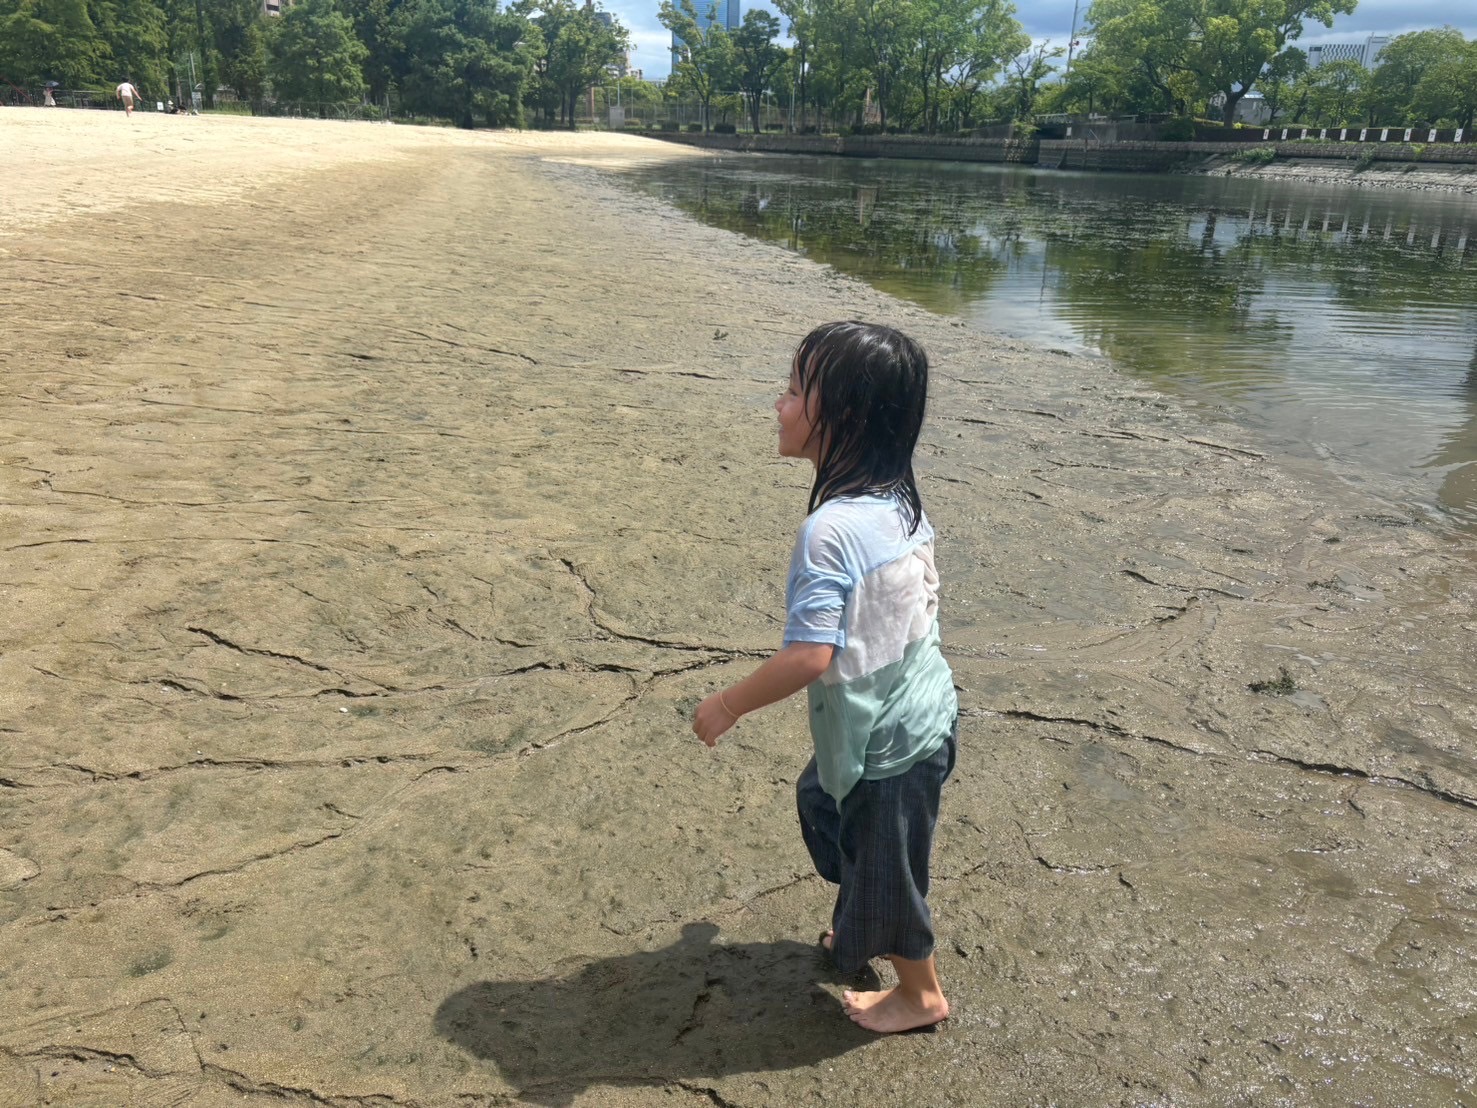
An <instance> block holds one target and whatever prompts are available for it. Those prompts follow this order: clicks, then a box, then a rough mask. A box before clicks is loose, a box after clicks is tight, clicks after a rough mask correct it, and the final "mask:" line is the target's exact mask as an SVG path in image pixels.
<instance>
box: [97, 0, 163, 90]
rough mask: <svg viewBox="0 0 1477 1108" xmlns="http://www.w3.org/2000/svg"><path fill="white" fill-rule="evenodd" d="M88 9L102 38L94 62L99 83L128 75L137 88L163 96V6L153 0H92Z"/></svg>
mask: <svg viewBox="0 0 1477 1108" xmlns="http://www.w3.org/2000/svg"><path fill="white" fill-rule="evenodd" d="M90 11H91V15H92V22H93V25H94V26H95V27H96V28H97V33H98V37H99V38H101V39H102V41H103V54H102V57H100V58H99V59H98V63H97V64H98V66H99V67H100V70H101V71H100V72H99V74H98V76H99V78H100V79H102V83H103V84H105V85H108V84H116V83H117V82H118V81H121V80H122V79H123V78H125V77H128V78H130V79H131V80H132V81H133V83H134V85H135V86H136V87H137V88H138V90H139V91H140V92H143V93H145V94H147V95H150V96H160V97H161V98H162V96H163V94H164V92H165V90H166V89H168V88H169V68H168V56H169V32H168V30H167V28H166V26H165V14H164V11H163V9H161V8H160V7H159V5H158V4H156V3H155V2H154V0H137V2H136V3H125V2H123V0H93V2H92V3H91V5H90ZM115 75H116V76H115ZM108 78H112V79H111V80H109V79H108Z"/></svg>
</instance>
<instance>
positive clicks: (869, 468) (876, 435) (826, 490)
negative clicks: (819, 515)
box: [795, 320, 928, 535]
mask: <svg viewBox="0 0 1477 1108" xmlns="http://www.w3.org/2000/svg"><path fill="white" fill-rule="evenodd" d="M795 369H796V371H797V373H798V375H799V378H800V392H801V395H802V396H803V398H804V400H805V403H806V405H807V408H808V406H809V405H810V403H811V398H812V397H817V398H818V399H817V404H816V410H815V420H814V430H813V431H812V434H813V435H818V436H820V444H821V449H820V459H819V462H818V464H817V465H816V470H815V484H814V485H812V486H811V489H810V507H809V509H808V511H810V512H813V511H815V510H816V509H817V508H819V507H820V506H821V505H822V504H824V503H826V501H828V500H832V499H835V498H836V497H838V496H854V495H858V494H861V493H874V494H882V495H892V496H895V497H896V498H897V500H898V503H899V505H900V506H901V507H902V510H903V515H904V517H905V518H906V519H907V521H908V534H910V535H911V534H912V533H913V532H914V531H917V530H918V525H919V524H920V523H921V522H922V521H923V499H922V497H920V496H919V495H918V482H917V481H916V480H915V479H914V477H913V447H914V446H915V445H917V442H918V432H919V431H920V430H921V429H922V427H923V408H924V404H925V403H926V402H927V400H928V356H927V355H926V354H924V353H923V348H922V347H920V346H919V345H918V344H917V343H916V342H914V341H913V340H912V339H910V338H908V336H907V335H904V334H902V333H901V332H899V331H894V330H893V329H892V328H891V327H883V326H881V325H880V324H876V323H860V322H858V321H856V320H846V321H844V322H840V323H823V324H822V325H821V326H819V327H817V328H816V329H815V330H814V331H812V332H810V334H808V335H806V336H805V338H804V340H803V341H802V342H801V343H800V348H799V349H798V350H796V351H795Z"/></svg>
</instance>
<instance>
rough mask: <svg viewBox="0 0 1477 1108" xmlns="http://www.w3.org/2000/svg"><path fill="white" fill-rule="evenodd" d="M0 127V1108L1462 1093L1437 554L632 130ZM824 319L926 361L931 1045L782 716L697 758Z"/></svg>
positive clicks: (748, 628)
mask: <svg viewBox="0 0 1477 1108" xmlns="http://www.w3.org/2000/svg"><path fill="white" fill-rule="evenodd" d="M0 150H4V151H5V152H6V174H5V185H6V193H7V199H6V203H5V205H3V206H0V277H3V280H0V306H3V313H0V367H3V371H4V373H3V383H0V390H3V403H0V460H3V462H4V463H5V464H4V469H3V471H0V479H3V482H4V487H3V490H0V548H3V562H0V605H3V610H4V611H5V612H6V613H7V618H6V619H5V621H4V623H3V624H0V991H3V995H4V997H5V1002H4V1004H3V1006H0V1106H11V1105H16V1106H19V1105H33V1104H53V1105H120V1104H149V1105H160V1104H178V1105H191V1106H196V1105H200V1106H205V1108H214V1106H217V1105H236V1104H247V1103H262V1102H275V1103H283V1102H285V1103H288V1104H303V1105H323V1104H328V1105H351V1104H352V1105H378V1106H385V1105H416V1106H431V1105H453V1104H455V1105H511V1104H540V1105H585V1106H607V1105H609V1106H615V1108H627V1106H647V1105H689V1104H690V1105H694V1106H697V1105H701V1106H705V1108H706V1106H712V1105H723V1106H730V1108H757V1106H763V1105H772V1106H776V1108H780V1106H791V1105H802V1104H823V1105H831V1104H834V1105H852V1104H868V1105H882V1106H894V1105H895V1106H898V1108H904V1106H907V1108H913V1106H918V1105H930V1106H932V1105H940V1106H942V1105H967V1106H1002V1108H1004V1106H1011V1108H1016V1106H1021V1105H1036V1104H1041V1105H1046V1104H1062V1105H1197V1104H1205V1105H1224V1104H1240V1105H1308V1104H1316V1105H1324V1104H1327V1105H1339V1106H1345V1105H1352V1104H1371V1105H1375V1104H1379V1105H1386V1104H1412V1105H1424V1104H1443V1105H1449V1104H1477V1092H1474V1090H1477V1054H1474V1050H1473V1042H1474V1041H1477V955H1474V951H1477V761H1474V749H1477V748H1474V736H1477V700H1474V690H1473V674H1474V673H1477V656H1474V655H1477V651H1474V649H1473V643H1474V635H1477V611H1474V602H1477V564H1474V556H1473V554H1474V552H1473V550H1472V548H1471V546H1470V543H1467V544H1466V545H1464V544H1463V542H1462V541H1461V540H1459V539H1456V538H1453V537H1451V536H1449V535H1444V534H1442V533H1440V532H1438V531H1436V530H1435V529H1433V528H1432V527H1431V526H1430V525H1429V524H1428V523H1426V522H1425V521H1423V520H1422V519H1421V518H1419V517H1418V516H1416V515H1415V514H1413V513H1412V512H1411V510H1409V509H1408V508H1406V507H1404V506H1403V505H1402V504H1400V503H1399V502H1398V501H1395V500H1392V499H1390V498H1388V497H1386V496H1383V495H1382V494H1381V491H1380V490H1378V489H1375V488H1363V489H1360V488H1353V487H1350V486H1348V485H1346V484H1343V483H1340V482H1338V481H1336V480H1334V479H1333V478H1332V477H1330V476H1329V475H1327V474H1324V473H1321V472H1319V471H1318V470H1317V469H1316V468H1315V467H1314V466H1313V465H1312V464H1311V463H1307V462H1295V461H1293V460H1290V459H1284V458H1280V457H1276V456H1273V455H1272V454H1271V453H1269V451H1268V449H1267V447H1266V446H1265V445H1264V444H1261V443H1259V442H1257V441H1255V439H1254V438H1253V437H1252V435H1251V433H1250V432H1248V431H1246V430H1243V429H1239V428H1237V427H1235V426H1233V425H1230V424H1226V423H1220V422H1213V419H1214V416H1213V414H1212V413H1206V412H1195V411H1191V410H1189V409H1187V408H1186V407H1184V406H1182V405H1180V404H1178V403H1176V402H1174V401H1172V400H1170V399H1168V398H1166V397H1164V396H1161V395H1159V394H1157V393H1155V392H1153V391H1152V390H1150V389H1148V388H1146V387H1144V386H1142V385H1140V384H1137V383H1135V382H1133V381H1132V380H1130V379H1129V378H1126V377H1123V376H1120V375H1118V374H1117V373H1115V372H1114V371H1113V370H1112V368H1111V367H1110V366H1108V365H1106V364H1104V363H1102V362H1100V361H1097V360H1091V359H1083V358H1072V357H1069V356H1066V355H1064V354H1061V353H1053V352H1050V351H1047V350H1044V349H1039V348H1035V347H1032V346H1029V345H1025V344H1022V343H1019V342H1015V341H1008V340H1005V339H1002V338H1000V337H998V336H994V335H991V334H987V333H983V332H980V331H976V330H973V329H971V328H968V327H965V326H961V325H959V324H958V323H956V322H953V321H950V320H946V319H942V318H939V317H936V316H931V315H929V314H927V313H926V312H924V311H922V310H921V309H919V308H916V307H913V306H910V305H908V304H905V303H903V302H901V301H898V300H894V299H891V298H889V297H887V296H885V295H883V294H881V293H878V292H875V291H873V290H871V289H870V288H868V287H867V286H865V285H863V284H861V283H859V282H856V281H853V280H851V279H848V278H845V277H843V276H840V275H838V274H837V273H835V272H834V271H832V270H830V269H827V268H825V267H821V266H818V265H815V264H813V263H811V262H809V261H806V260H805V259H803V258H800V257H797V256H795V255H792V254H788V253H786V252H784V251H783V250H780V249H778V248H775V247H770V246H767V245H764V244H760V243H755V242H752V241H748V240H745V239H742V238H739V237H738V236H735V235H733V234H730V233H728V232H725V231H721V230H717V229H714V228H709V227H705V226H701V225H699V224H696V223H693V222H691V221H688V220H686V219H684V218H682V217H680V216H679V215H677V214H676V213H675V212H673V211H671V210H668V209H665V208H662V207H660V206H658V205H656V204H655V203H653V202H651V201H649V200H646V199H643V198H641V197H638V196H636V195H635V194H633V193H629V192H627V191H624V190H622V189H620V188H619V187H618V186H617V185H615V184H614V183H613V182H612V180H611V177H610V174H611V170H612V169H614V168H618V167H619V166H621V165H622V164H630V163H632V162H634V161H638V160H644V159H653V158H682V157H701V156H702V155H701V154H698V153H696V152H694V151H690V150H687V149H684V148H681V147H678V146H676V145H674V144H662V143H658V142H654V141H651V140H645V139H641V138H637V137H633V136H625V135H593V134H579V135H538V134H513V133H506V134H504V133H462V132H456V131H449V130H437V129H421V128H408V127H396V126H381V125H373V124H340V123H318V122H306V121H279V120H251V119H226V118H214V117H205V118H179V117H164V116H152V115H140V116H137V117H135V120H134V121H133V122H132V123H129V122H127V121H125V119H124V117H122V116H121V115H119V114H118V113H113V112H106V113H105V112H98V113H88V112H81V111H77V112H71V111H61V110H57V111H50V112H48V111H43V110H40V109H32V110H26V109H6V110H4V111H3V112H0ZM847 317H861V318H866V319H874V320H879V321H883V322H888V323H891V324H893V325H895V326H898V327H900V328H902V329H904V330H906V331H908V332H909V333H911V334H913V335H915V337H917V338H918V339H920V341H922V343H923V344H924V346H925V347H926V348H927V350H928V352H929V354H930V357H931V359H932V363H933V366H934V389H933V395H932V396H931V409H930V413H931V414H930V419H929V424H928V427H927V428H926V430H925V434H924V442H923V444H922V447H921V452H920V465H921V470H922V472H921V477H922V486H923V496H924V499H925V502H926V504H927V506H928V509H929V512H930V515H931V516H932V519H933V522H934V524H935V526H936V528H937V531H938V536H939V537H938V560H939V565H940V571H941V574H942V577H943V581H944V590H945V597H944V611H943V618H944V634H945V645H946V652H947V654H948V656H949V659H950V661H951V663H952V665H953V666H954V668H955V673H956V679H957V683H958V685H959V688H960V694H959V695H960V702H961V706H962V713H963V718H962V719H961V738H960V762H959V767H958V770H957V772H956V774H955V777H954V778H953V780H952V781H951V783H950V784H949V785H948V786H947V788H946V790H945V794H944V810H943V814H942V817H941V822H940V826H939V832H938V840H937V847H936V851H935V859H934V860H935V881H934V886H933V891H932V894H931V897H930V900H931V903H932V904H933V909H934V913H935V920H936V925H937V929H938V934H939V941H940V946H939V951H938V956H939V969H940V974H941V976H942V978H943V980H944V983H945V986H946V989H947V990H948V992H949V995H950V999H951V1002H952V1004H953V1014H952V1015H951V1017H950V1018H949V1020H948V1021H946V1023H944V1024H943V1025H942V1026H941V1027H940V1028H939V1029H937V1030H936V1031H935V1032H933V1033H929V1034H915V1035H907V1036H900V1037H895V1038H891V1039H878V1038H875V1037H873V1036H871V1035H870V1034H868V1033H866V1032H863V1031H860V1030H858V1029H856V1028H855V1027H854V1026H853V1025H851V1024H850V1023H849V1022H848V1021H847V1020H846V1019H845V1017H844V1015H843V1014H842V1012H841V1009H840V1003H839V996H840V992H841V990H842V988H844V987H846V985H847V982H844V981H841V980H838V979H836V978H835V977H834V975H833V974H831V973H830V972H829V971H828V970H827V967H826V965H825V963H824V961H823V959H822V958H821V957H820V955H819V953H818V951H817V949H816V945H815V938H816V935H817V933H818V931H819V930H820V928H821V927H822V926H823V925H824V923H825V921H826V920H827V918H828V916H829V912H830V904H831V891H830V889H829V888H828V886H826V885H825V883H824V882H822V881H821V880H820V879H819V878H818V877H816V876H815V875H814V874H813V873H812V872H811V869H810V865H809V860H808V858H807V856H806V853H805V849H804V846H803V844H802V842H801V839H800V835H799V832H798V829H797V827H796V821H795V816H794V811H793V782H794V779H795V776H796V775H797V774H798V772H799V770H800V769H801V768H802V766H803V765H804V762H805V760H806V758H807V757H808V750H809V738H808V735H807V732H806V730H805V717H804V712H803V709H802V708H801V707H800V706H799V705H798V704H788V705H782V706H777V707H774V708H770V709H767V710H765V711H763V712H761V713H758V714H757V715H755V716H752V717H749V718H747V719H745V720H744V721H743V722H742V723H741V724H740V725H739V726H738V728H737V729H735V730H734V731H733V732H731V733H730V734H729V735H728V736H726V737H725V739H724V741H723V742H722V743H720V745H719V746H718V748H717V749H716V750H715V751H709V750H707V749H705V748H703V747H702V746H701V744H699V743H698V742H697V741H696V740H695V739H694V738H693V736H692V735H691V733H690V731H689V729H688V728H689V719H690V715H691V711H692V709H693V707H694V706H695V705H696V703H697V701H698V700H699V699H700V698H701V697H702V696H703V695H704V694H705V693H706V692H707V691H709V690H710V689H712V688H714V687H716V685H717V683H718V682H720V681H725V680H728V679H730V678H731V677H732V676H734V675H738V674H741V673H743V672H745V671H746V670H747V669H748V668H749V667H752V666H753V665H754V664H755V663H756V660H757V659H760V658H762V657H764V656H765V655H766V654H767V653H768V652H769V651H771V650H773V649H774V648H775V647H776V646H777V644H778V636H779V630H780V626H781V617H782V614H783V584H784V570H785V566H786V564H787V561H788V557H789V549H790V544H791V542H792V539H793V535H794V531H795V528H796V526H797V525H798V523H799V521H800V519H801V517H802V515H803V513H804V505H805V496H806V491H807V488H808V474H807V473H806V472H804V471H802V470H801V468H799V466H798V465H797V464H795V463H792V462H788V461H784V460H782V459H779V458H778V457H776V456H775V451H774V446H775V443H774V438H775V434H774V431H775V425H774V413H773V411H772V409H771V403H772V401H773V398H774V396H775V393H776V390H777V388H778V384H779V381H780V380H781V378H782V377H783V376H784V375H785V374H786V372H787V371H788V362H789V357H790V354H791V352H792V350H793V348H794V346H795V344H796V342H797V341H798V340H799V338H800V337H801V336H802V335H803V334H804V333H805V332H807V331H808V330H809V329H810V328H811V327H812V326H814V325H815V324H817V323H820V322H823V321H825V320H829V319H835V318H847ZM1252 686H1256V687H1257V688H1259V689H1260V690H1261V691H1255V690H1254V689H1253V687H1252ZM885 972H886V971H884V973H885ZM884 979H885V978H884Z"/></svg>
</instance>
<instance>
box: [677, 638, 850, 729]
mask: <svg viewBox="0 0 1477 1108" xmlns="http://www.w3.org/2000/svg"><path fill="white" fill-rule="evenodd" d="M835 651H836V648H835V647H834V646H832V645H831V644H830V643H818V642H793V643H791V644H790V645H789V646H786V647H784V648H783V649H782V650H780V651H778V652H777V653H775V654H774V655H772V656H771V657H770V658H769V660H768V661H766V662H765V663H764V664H763V665H761V666H760V667H759V668H758V669H756V670H755V671H754V672H753V673H751V674H749V676H747V677H745V678H744V679H743V680H742V681H740V682H738V684H736V685H730V686H729V687H728V688H726V689H724V690H723V691H722V692H716V693H714V694H713V695H712V696H710V697H708V698H707V699H706V700H704V701H703V702H702V703H701V704H699V705H698V708H697V711H696V712H695V713H694V714H693V719H692V729H693V731H694V732H695V733H696V734H697V737H698V738H700V739H702V741H703V742H704V743H706V744H707V745H708V746H714V745H716V744H717V742H718V736H720V735H722V734H723V732H725V731H727V730H728V729H729V728H730V727H732V726H733V725H734V724H735V723H737V722H738V718H739V716H746V715H748V714H749V713H750V712H756V711H758V710H759V709H760V708H763V707H765V706H767V705H769V704H774V703H775V702H777V701H780V700H784V699H785V698H786V697H787V696H793V695H794V694H795V693H797V692H799V691H800V690H801V689H803V688H805V686H806V685H808V684H810V683H811V682H812V681H814V680H815V679H816V678H818V677H819V676H820V675H821V674H823V673H825V672H826V668H827V667H828V666H829V665H830V664H831V655H832V654H834V653H835Z"/></svg>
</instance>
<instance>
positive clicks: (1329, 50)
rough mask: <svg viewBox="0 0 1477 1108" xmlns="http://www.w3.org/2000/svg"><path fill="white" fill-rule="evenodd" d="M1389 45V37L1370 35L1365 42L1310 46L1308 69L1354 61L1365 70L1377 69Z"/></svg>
mask: <svg viewBox="0 0 1477 1108" xmlns="http://www.w3.org/2000/svg"><path fill="white" fill-rule="evenodd" d="M1389 45H1390V36H1389V35H1370V36H1369V38H1368V39H1366V40H1365V41H1363V42H1329V43H1325V44H1324V45H1322V46H1310V47H1308V68H1309V69H1314V68H1316V67H1318V66H1320V65H1322V64H1323V63H1324V62H1342V61H1354V62H1358V63H1359V64H1360V65H1362V66H1363V67H1364V68H1365V69H1375V68H1377V67H1378V66H1379V64H1380V54H1381V53H1383V52H1384V49H1385V47H1386V46H1389Z"/></svg>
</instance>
